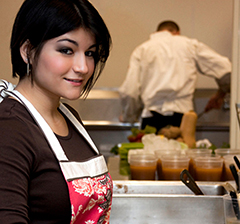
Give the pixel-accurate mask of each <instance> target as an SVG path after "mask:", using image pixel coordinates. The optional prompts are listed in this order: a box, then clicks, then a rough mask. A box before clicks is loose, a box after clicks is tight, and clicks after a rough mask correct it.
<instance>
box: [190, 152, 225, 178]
mask: <svg viewBox="0 0 240 224" xmlns="http://www.w3.org/2000/svg"><path fill="white" fill-rule="evenodd" d="M194 169H195V180H197V181H221V178H222V171H223V158H221V157H220V156H217V155H216V156H202V157H196V158H194Z"/></svg>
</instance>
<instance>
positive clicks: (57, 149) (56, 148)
mask: <svg viewBox="0 0 240 224" xmlns="http://www.w3.org/2000/svg"><path fill="white" fill-rule="evenodd" d="M6 93H7V94H8V95H10V96H12V97H14V98H16V99H18V100H19V101H20V102H21V103H22V104H23V105H24V106H25V107H26V109H27V110H28V111H29V112H30V114H31V115H32V117H33V119H34V120H35V121H36V123H37V124H38V126H39V127H40V128H41V129H42V131H43V133H44V135H45V137H46V139H47V141H48V143H49V144H50V146H51V148H52V150H53V152H54V153H55V155H56V157H57V159H58V160H59V161H68V158H67V156H66V155H65V153H64V151H63V149H62V146H61V145H60V143H59V141H58V139H57V137H56V136H55V134H54V132H53V131H52V129H51V128H50V126H49V125H48V124H47V122H46V121H45V120H44V118H43V117H42V116H41V114H40V113H39V112H38V111H37V110H36V108H35V107H34V106H33V105H32V104H31V103H30V102H29V101H28V100H27V99H26V98H25V97H24V96H23V95H22V94H21V93H19V92H18V91H17V90H13V91H6Z"/></svg>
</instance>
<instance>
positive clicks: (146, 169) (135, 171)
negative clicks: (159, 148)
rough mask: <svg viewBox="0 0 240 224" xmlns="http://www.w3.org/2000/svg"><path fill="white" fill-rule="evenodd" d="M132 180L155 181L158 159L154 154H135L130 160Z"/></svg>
mask: <svg viewBox="0 0 240 224" xmlns="http://www.w3.org/2000/svg"><path fill="white" fill-rule="evenodd" d="M129 163H130V170H131V179H132V180H155V173H156V169H157V159H156V157H155V155H152V154H135V155H132V156H131V158H130V161H129Z"/></svg>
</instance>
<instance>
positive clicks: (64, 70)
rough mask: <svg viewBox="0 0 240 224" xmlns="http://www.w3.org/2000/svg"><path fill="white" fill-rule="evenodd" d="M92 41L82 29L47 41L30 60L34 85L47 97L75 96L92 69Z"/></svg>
mask: <svg viewBox="0 0 240 224" xmlns="http://www.w3.org/2000/svg"><path fill="white" fill-rule="evenodd" d="M95 54H96V42H95V38H94V36H93V35H92V34H91V33H90V32H89V31H86V30H85V29H83V28H78V29H76V30H73V31H70V32H68V33H65V34H63V35H61V36H59V37H56V38H53V39H50V40H48V41H47V42H46V43H45V44H44V46H43V48H42V50H41V53H40V55H39V57H38V60H37V63H36V65H35V66H34V63H33V71H34V74H33V82H34V88H38V89H39V90H40V91H43V92H42V93H44V94H47V95H49V96H50V97H55V96H57V97H64V98H66V99H70V100H73V99H77V98H79V96H80V94H81V92H82V90H83V88H84V86H85V85H86V83H87V81H88V80H89V78H90V77H91V76H92V74H93V72H94V69H95V62H94V57H95Z"/></svg>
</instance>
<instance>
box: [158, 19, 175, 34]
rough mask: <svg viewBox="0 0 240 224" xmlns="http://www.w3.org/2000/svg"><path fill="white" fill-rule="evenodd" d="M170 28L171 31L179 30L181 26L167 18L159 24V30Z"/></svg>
mask: <svg viewBox="0 0 240 224" xmlns="http://www.w3.org/2000/svg"><path fill="white" fill-rule="evenodd" d="M162 30H168V31H170V32H173V31H179V30H180V28H179V26H178V24H177V23H175V22H174V21H171V20H166V21H163V22H161V23H159V24H158V27H157V31H162Z"/></svg>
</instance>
